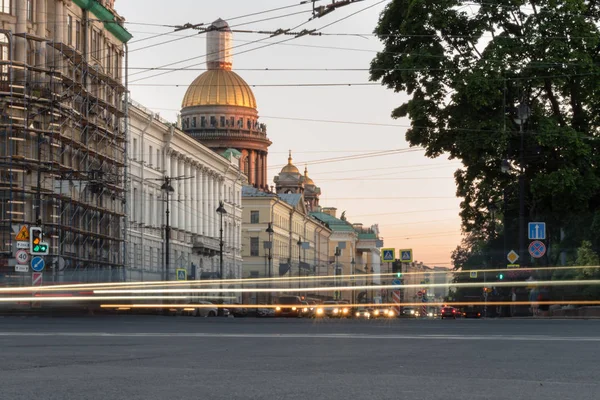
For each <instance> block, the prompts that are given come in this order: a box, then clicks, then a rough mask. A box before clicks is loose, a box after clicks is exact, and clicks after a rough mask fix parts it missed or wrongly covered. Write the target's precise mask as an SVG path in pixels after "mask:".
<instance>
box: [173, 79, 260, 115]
mask: <svg viewBox="0 0 600 400" xmlns="http://www.w3.org/2000/svg"><path fill="white" fill-rule="evenodd" d="M195 106H238V107H249V108H253V109H256V99H255V98H254V93H252V89H250V86H248V84H247V83H246V81H244V80H243V79H242V77H240V76H239V75H238V74H236V73H235V72H233V71H231V70H227V69H209V70H208V71H206V72H204V73H203V74H202V75H200V76H199V77H197V78H196V79H195V80H194V82H192V84H191V85H190V86H189V88H188V90H187V92H186V93H185V96H184V98H183V102H182V104H181V107H182V108H186V107H195Z"/></svg>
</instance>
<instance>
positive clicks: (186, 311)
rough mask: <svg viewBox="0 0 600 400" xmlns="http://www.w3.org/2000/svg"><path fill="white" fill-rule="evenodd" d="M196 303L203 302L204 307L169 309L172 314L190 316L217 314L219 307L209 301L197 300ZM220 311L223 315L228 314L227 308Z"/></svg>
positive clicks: (211, 315)
mask: <svg viewBox="0 0 600 400" xmlns="http://www.w3.org/2000/svg"><path fill="white" fill-rule="evenodd" d="M196 303H197V304H203V305H205V307H191V306H190V307H184V308H178V309H175V308H172V309H170V310H169V312H170V313H174V315H189V316H192V317H216V316H217V315H219V309H218V308H217V307H216V306H215V305H214V304H213V303H211V302H210V301H204V300H198V301H197V302H196ZM221 313H222V315H223V316H225V317H227V316H229V309H227V308H222V309H221Z"/></svg>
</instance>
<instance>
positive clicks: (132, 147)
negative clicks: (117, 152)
mask: <svg viewBox="0 0 600 400" xmlns="http://www.w3.org/2000/svg"><path fill="white" fill-rule="evenodd" d="M136 156H137V139H136V138H133V145H132V146H131V157H132V158H133V159H134V160H135V159H136Z"/></svg>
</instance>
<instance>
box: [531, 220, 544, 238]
mask: <svg viewBox="0 0 600 400" xmlns="http://www.w3.org/2000/svg"><path fill="white" fill-rule="evenodd" d="M528 231H529V239H531V240H544V239H546V223H545V222H530V223H529V229H528Z"/></svg>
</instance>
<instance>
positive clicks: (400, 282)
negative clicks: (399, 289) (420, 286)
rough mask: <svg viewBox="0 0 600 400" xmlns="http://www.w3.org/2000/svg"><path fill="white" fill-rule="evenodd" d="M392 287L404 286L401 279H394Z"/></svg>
mask: <svg viewBox="0 0 600 400" xmlns="http://www.w3.org/2000/svg"><path fill="white" fill-rule="evenodd" d="M392 285H394V286H400V285H402V281H400V279H394V280H393V281H392Z"/></svg>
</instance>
